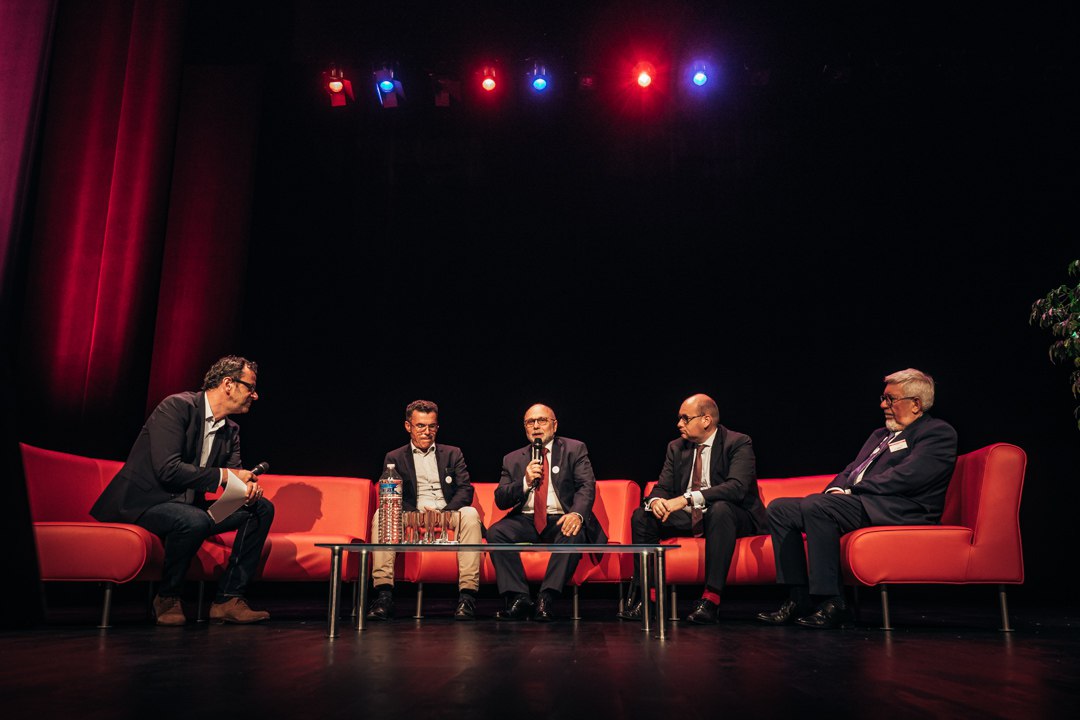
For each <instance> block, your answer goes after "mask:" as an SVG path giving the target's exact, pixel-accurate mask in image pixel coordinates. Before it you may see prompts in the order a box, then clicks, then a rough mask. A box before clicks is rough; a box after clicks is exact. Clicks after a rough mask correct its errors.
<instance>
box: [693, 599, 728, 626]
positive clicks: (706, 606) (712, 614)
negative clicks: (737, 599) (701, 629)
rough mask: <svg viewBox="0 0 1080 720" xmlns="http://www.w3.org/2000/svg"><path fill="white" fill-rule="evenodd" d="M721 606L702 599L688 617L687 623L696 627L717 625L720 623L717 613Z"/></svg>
mask: <svg viewBox="0 0 1080 720" xmlns="http://www.w3.org/2000/svg"><path fill="white" fill-rule="evenodd" d="M719 609H720V606H719V605H717V604H716V603H714V602H711V601H709V600H706V599H705V598H700V599H699V600H698V601H697V604H696V605H694V609H693V610H691V611H690V614H689V615H687V616H686V621H687V622H692V623H694V624H695V625H715V624H716V623H717V622H719V620H720V618H719V617H717V611H718V610H719Z"/></svg>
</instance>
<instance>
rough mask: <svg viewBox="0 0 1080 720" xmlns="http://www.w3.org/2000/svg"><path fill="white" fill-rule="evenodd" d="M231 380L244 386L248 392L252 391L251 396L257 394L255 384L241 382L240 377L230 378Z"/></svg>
mask: <svg viewBox="0 0 1080 720" xmlns="http://www.w3.org/2000/svg"><path fill="white" fill-rule="evenodd" d="M230 380H232V381H233V382H236V383H240V384H241V385H243V386H244V387H246V388H247V389H248V390H250V391H251V394H252V395H254V394H255V392H256V390H255V383H249V382H247V381H245V380H241V379H240V378H238V377H234V378H230Z"/></svg>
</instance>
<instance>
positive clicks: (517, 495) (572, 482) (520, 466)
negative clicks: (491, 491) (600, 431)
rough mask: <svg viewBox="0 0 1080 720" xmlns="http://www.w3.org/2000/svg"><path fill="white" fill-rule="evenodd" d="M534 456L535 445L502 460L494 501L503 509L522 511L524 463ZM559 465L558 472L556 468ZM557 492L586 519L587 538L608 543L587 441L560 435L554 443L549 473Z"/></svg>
mask: <svg viewBox="0 0 1080 720" xmlns="http://www.w3.org/2000/svg"><path fill="white" fill-rule="evenodd" d="M531 460H532V445H526V446H525V447H523V448H521V449H520V450H515V451H513V452H511V453H507V454H506V456H505V457H504V458H503V462H502V476H501V477H500V478H499V487H497V488H495V504H496V505H497V506H498V507H499V509H501V510H505V509H506V508H512V509H511V510H510V514H511V515H513V514H515V513H520V512H521V510H522V508H523V507H524V505H525V500H526V499H527V498H526V494H525V488H524V485H525V483H524V478H525V467H526V466H527V465H528V464H529V462H530V461H531ZM556 468H558V472H555V470H556ZM548 478H549V479H550V481H551V484H552V486H553V487H554V488H555V493H556V494H557V495H558V496H559V502H560V503H562V506H563V509H564V510H566V512H576V513H577V514H578V515H580V516H581V517H582V519H583V520H584V528H583V532H584V533H585V540H586V542H591V543H598V544H601V545H602V544H605V543H607V535H606V534H605V533H604V530H603V528H601V527H600V523H599V521H597V519H596V516H595V515H593V511H592V507H593V501H594V500H595V499H596V476H595V475H593V469H592V462H591V461H590V460H589V449H588V448H587V447H585V443H583V442H581V441H579V440H571V439H570V438H564V437H558V436H556V437H555V439H554V440H553V441H552V444H551V471H550V473H549V474H548Z"/></svg>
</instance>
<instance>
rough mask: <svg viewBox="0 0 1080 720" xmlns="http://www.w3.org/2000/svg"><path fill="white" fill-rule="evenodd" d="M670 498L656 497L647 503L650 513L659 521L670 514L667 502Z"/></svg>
mask: <svg viewBox="0 0 1080 720" xmlns="http://www.w3.org/2000/svg"><path fill="white" fill-rule="evenodd" d="M669 502H671V500H665V499H664V498H656V499H655V500H653V501H652V503H651V504H650V505H649V510H652V514H653V515H655V516H656V519H657V520H659V521H660V522H664V521H665V520H667V519H668V515H670V514H671V510H669V509H668V503H669Z"/></svg>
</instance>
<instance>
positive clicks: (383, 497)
mask: <svg viewBox="0 0 1080 720" xmlns="http://www.w3.org/2000/svg"><path fill="white" fill-rule="evenodd" d="M394 467H395V466H394V463H389V464H387V466H386V470H384V471H383V474H382V475H380V476H379V537H378V542H380V543H389V544H397V543H400V542H401V476H400V475H398V474H397V471H396V470H394Z"/></svg>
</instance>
